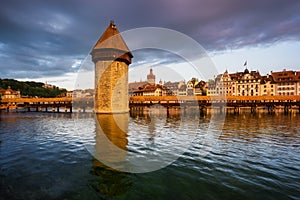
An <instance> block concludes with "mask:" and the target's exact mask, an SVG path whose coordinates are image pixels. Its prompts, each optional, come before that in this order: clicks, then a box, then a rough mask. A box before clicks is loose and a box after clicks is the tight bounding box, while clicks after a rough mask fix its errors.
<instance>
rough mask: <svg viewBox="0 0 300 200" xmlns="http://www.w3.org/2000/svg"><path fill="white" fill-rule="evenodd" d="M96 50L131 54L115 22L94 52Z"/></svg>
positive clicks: (101, 38) (103, 35) (111, 22)
mask: <svg viewBox="0 0 300 200" xmlns="http://www.w3.org/2000/svg"><path fill="white" fill-rule="evenodd" d="M96 49H118V50H121V51H124V52H129V53H130V50H129V48H128V47H127V45H126V43H125V41H124V40H123V38H122V36H121V34H120V32H119V30H118V29H117V26H116V25H115V23H114V21H110V24H109V25H108V27H107V28H106V30H105V31H104V33H103V34H102V36H101V37H100V39H99V40H98V41H97V43H96V44H95V46H94V48H93V50H96Z"/></svg>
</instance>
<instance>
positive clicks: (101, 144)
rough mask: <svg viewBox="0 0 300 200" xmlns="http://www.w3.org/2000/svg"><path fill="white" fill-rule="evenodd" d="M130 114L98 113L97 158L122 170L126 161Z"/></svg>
mask: <svg viewBox="0 0 300 200" xmlns="http://www.w3.org/2000/svg"><path fill="white" fill-rule="evenodd" d="M128 120H129V115H128V114H97V115H96V136H95V142H96V143H95V154H94V156H95V158H97V159H98V160H99V161H100V162H103V164H105V165H107V166H113V168H115V169H119V170H122V168H123V167H124V162H126V152H127V151H126V150H127V144H128V140H127V132H128V122H129V121H128Z"/></svg>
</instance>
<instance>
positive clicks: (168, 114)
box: [167, 106, 170, 118]
mask: <svg viewBox="0 0 300 200" xmlns="http://www.w3.org/2000/svg"><path fill="white" fill-rule="evenodd" d="M169 109H170V107H169V106H167V118H169V117H170V110H169Z"/></svg>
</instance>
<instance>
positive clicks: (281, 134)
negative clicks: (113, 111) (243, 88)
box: [0, 113, 300, 200]
mask: <svg viewBox="0 0 300 200" xmlns="http://www.w3.org/2000/svg"><path fill="white" fill-rule="evenodd" d="M210 120H211V118H210V117H209V116H205V117H200V118H198V117H193V116H191V117H183V116H180V115H174V116H173V115H170V116H168V117H167V116H165V115H160V114H151V115H147V114H146V115H142V114H139V115H138V114H136V115H132V116H130V117H129V116H128V115H127V116H125V117H124V116H123V117H118V116H117V117H115V118H113V119H112V118H111V117H110V116H96V117H95V116H93V114H76V113H74V114H64V113H0V142H1V143H0V164H1V165H0V170H1V171H0V199H264V200H265V199H280V200H284V199H300V115H299V114H291V115H284V114H272V115H269V114H263V113H262V114H255V115H253V114H250V113H245V114H239V115H233V114H232V115H227V116H226V118H225V119H224V118H223V119H222V117H220V119H218V118H216V119H215V120H214V122H213V123H210ZM99 127H100V131H99ZM220 128H221V129H222V132H218V131H217V129H220ZM101 133H104V135H106V136H107V138H108V139H109V140H110V141H112V143H114V144H115V145H116V146H118V147H119V148H118V149H121V150H122V152H121V153H119V154H118V155H117V156H116V155H115V154H110V153H111V151H112V150H111V147H109V146H108V145H106V144H104V143H103V138H101ZM102 136H103V134H102ZM185 142H186V143H185ZM181 144H183V145H181ZM93 155H95V156H96V158H98V159H99V158H100V160H101V159H104V160H105V159H106V161H107V162H111V163H114V164H116V163H117V164H116V165H115V166H116V168H118V167H119V169H123V170H124V171H126V170H127V171H128V170H129V171H130V170H132V171H136V172H143V170H145V171H149V172H144V173H130V172H120V171H116V170H113V169H112V168H110V167H107V166H105V165H104V164H103V162H100V161H99V160H97V159H95V157H94V156H93ZM103 155H104V157H101V156H103ZM105 155H109V156H106V157H105ZM164 155H171V157H170V160H167V161H165V160H164V158H166V159H167V158H169V157H168V156H166V157H164ZM172 156H173V157H172ZM132 158H138V159H140V160H139V161H143V159H144V160H145V162H144V164H143V163H142V165H138V164H139V163H135V164H134V165H130V166H128V165H127V166H125V165H126V162H127V161H128V160H129V161H130V159H132ZM155 158H156V159H155ZM161 158H163V160H164V161H165V163H164V162H163V161H162V160H161ZM107 159H108V160H107ZM172 159H173V160H172ZM148 161H149V163H148ZM104 163H105V162H104ZM157 163H162V165H161V166H159V165H155V164H157ZM166 163H167V164H168V165H167V164H166ZM127 164H128V163H127ZM124 166H125V167H124ZM151 167H153V169H154V168H155V167H158V168H157V170H154V171H153V170H152V168H151ZM161 167H162V168H161ZM160 168H161V169H160ZM139 170H140V171H139Z"/></svg>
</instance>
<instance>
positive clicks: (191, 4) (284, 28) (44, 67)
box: [0, 0, 300, 78]
mask: <svg viewBox="0 0 300 200" xmlns="http://www.w3.org/2000/svg"><path fill="white" fill-rule="evenodd" d="M299 10H300V1H297V0H295V1H293V0H291V1H282V0H263V1H240V0H227V1H222V0H153V1H141V0H127V1H118V0H94V1H92V0H87V1H86V0H72V1H71V0H62V1H41V0H27V1H22V0H10V1H2V2H1V6H0V26H1V31H0V58H1V63H0V70H1V75H0V76H1V78H2V77H9V78H37V77H44V76H63V75H64V74H66V73H69V72H75V71H76V70H77V69H78V65H76V63H78V60H82V59H84V58H85V57H86V56H88V53H89V51H90V49H91V47H92V46H93V45H94V44H95V42H96V41H97V39H98V38H99V36H100V35H101V33H102V32H103V31H104V29H105V28H106V26H107V24H108V23H109V20H110V19H114V20H115V21H116V23H117V25H118V28H119V30H120V31H125V30H128V29H132V28H138V27H145V26H156V27H165V28H170V29H174V30H177V31H180V32H182V33H184V34H187V35H188V36H190V37H192V38H193V39H195V40H197V41H198V42H199V43H200V44H201V45H203V46H204V48H206V49H207V50H209V51H218V50H223V49H231V48H233V49H234V48H241V47H244V46H256V45H266V44H272V43H274V42H277V41H282V40H299V39H300V35H299V32H300V14H299ZM171 58H172V57H171ZM157 59H162V60H161V63H168V62H169V61H170V55H167V54H163V53H160V54H155V53H153V54H151V55H150V54H149V53H147V54H146V53H138V54H137V55H135V57H134V62H146V61H147V62H151V61H155V60H157ZM76 66H77V67H76Z"/></svg>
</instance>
